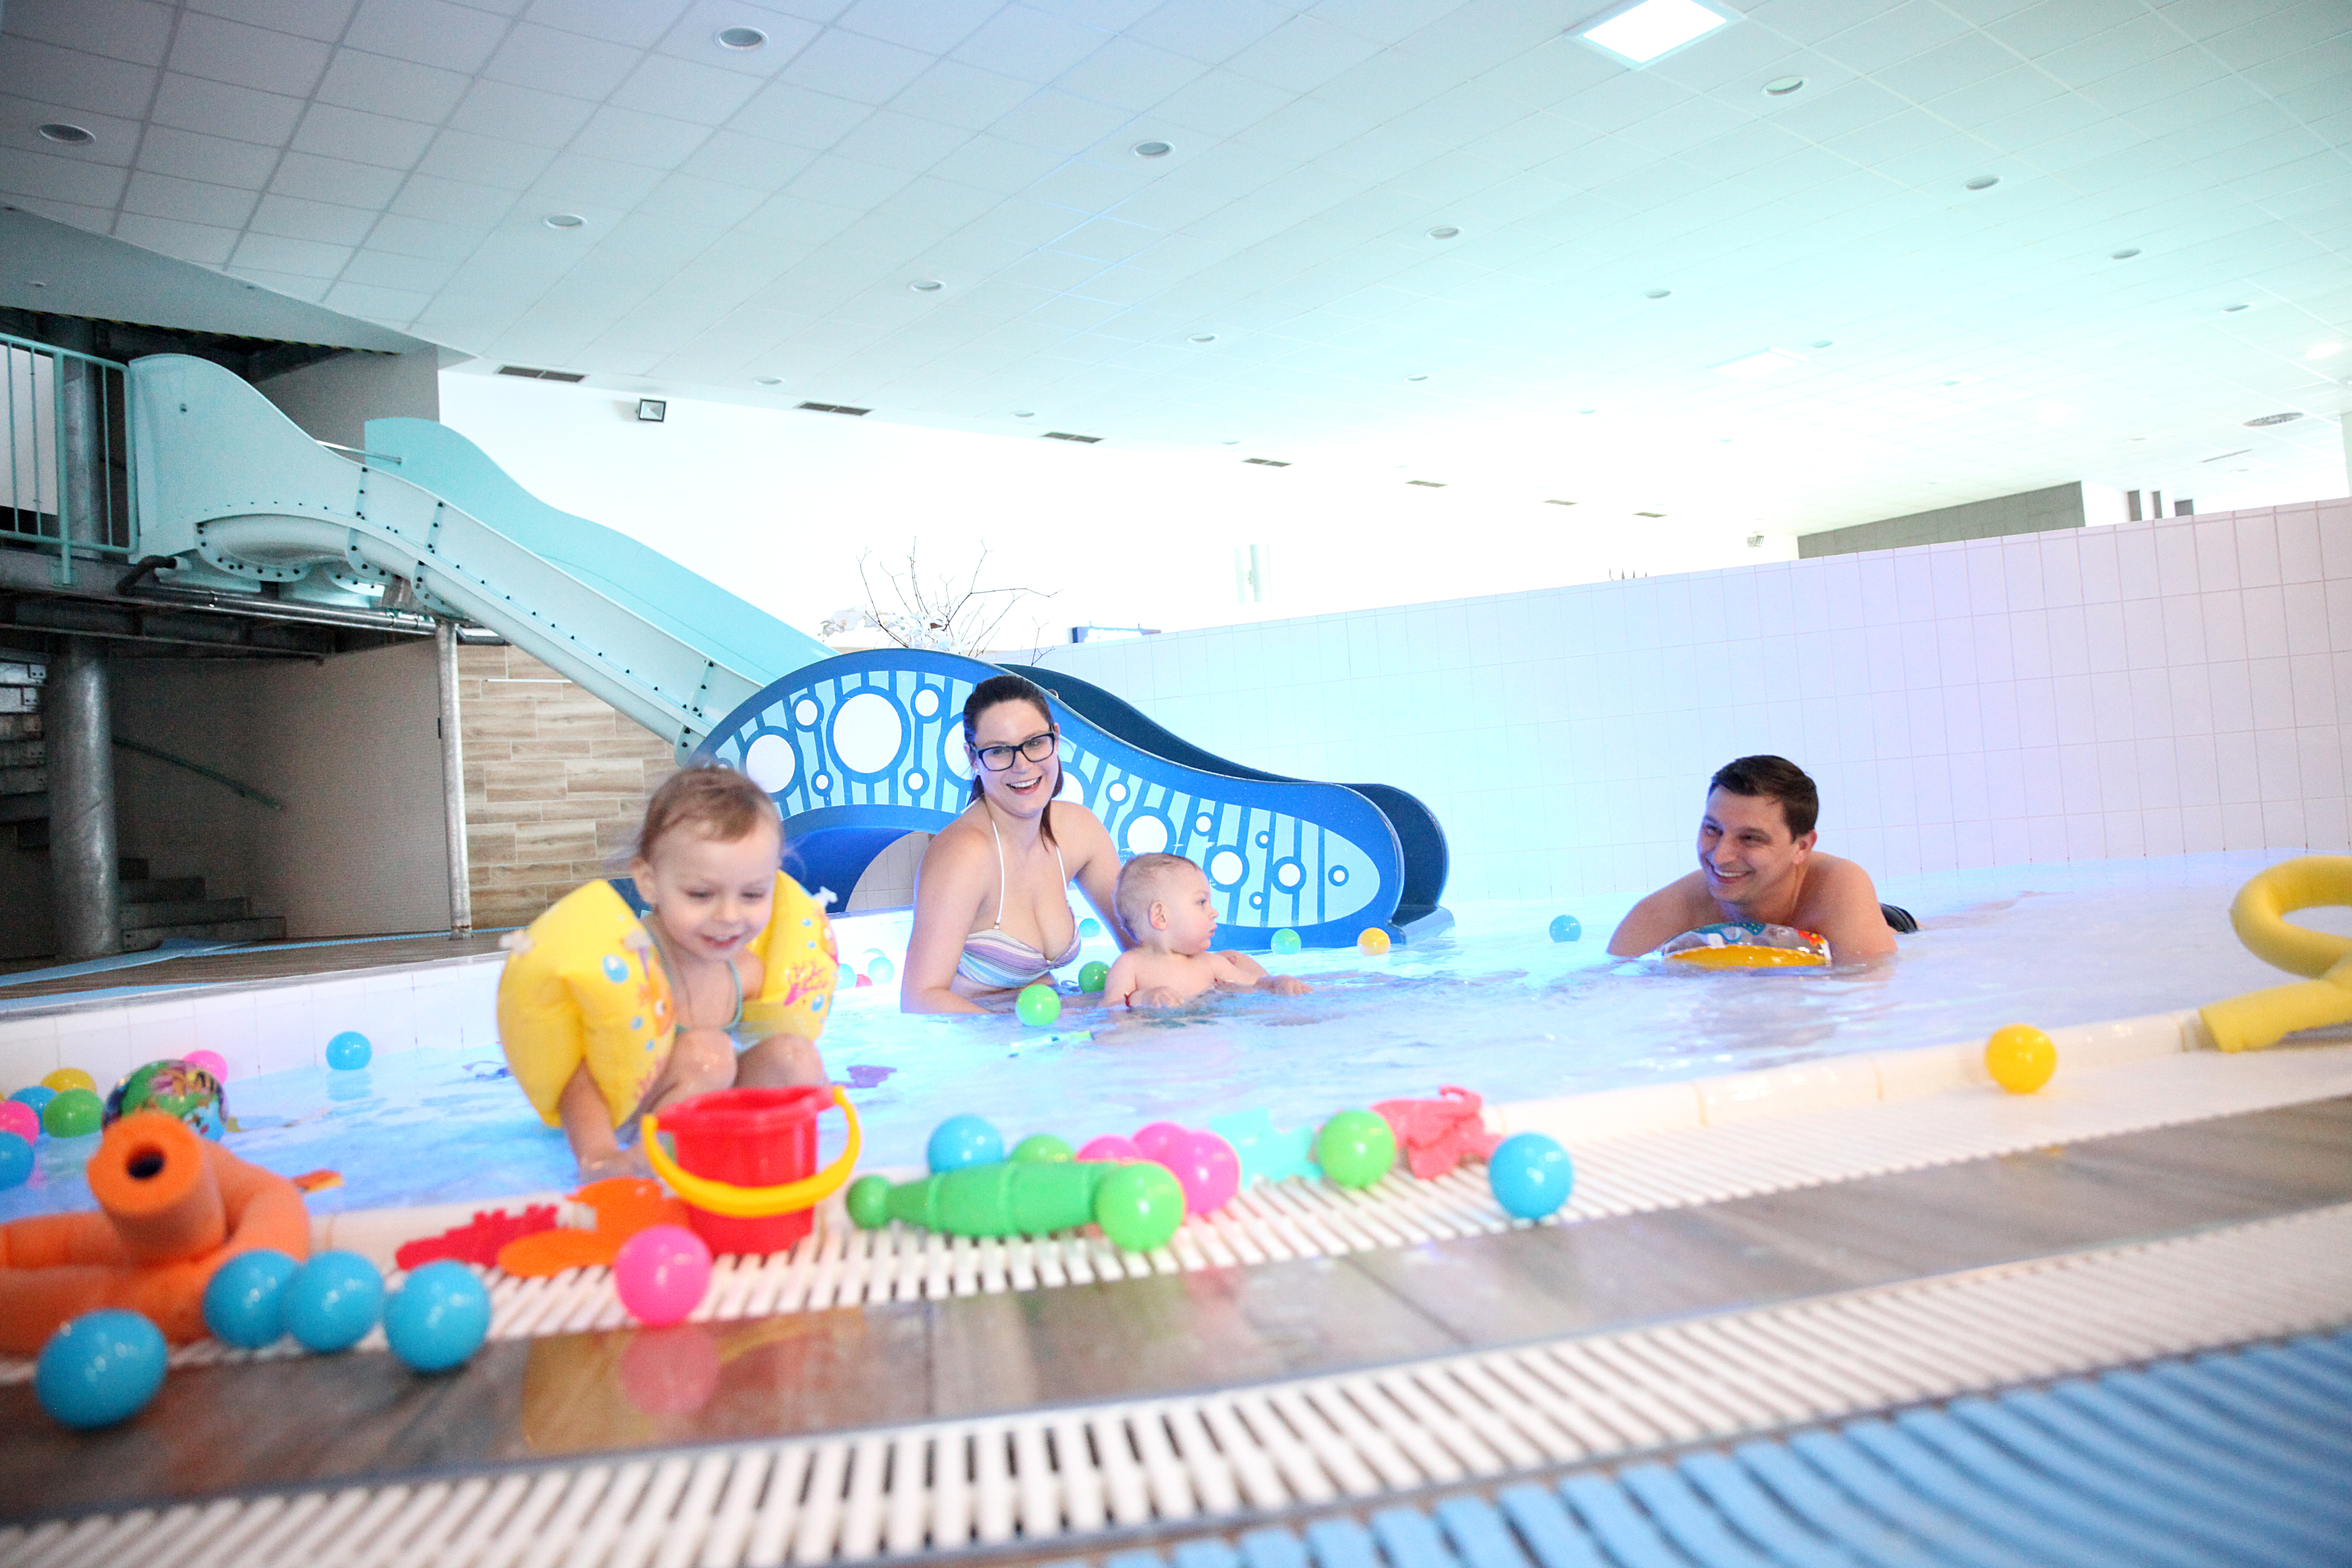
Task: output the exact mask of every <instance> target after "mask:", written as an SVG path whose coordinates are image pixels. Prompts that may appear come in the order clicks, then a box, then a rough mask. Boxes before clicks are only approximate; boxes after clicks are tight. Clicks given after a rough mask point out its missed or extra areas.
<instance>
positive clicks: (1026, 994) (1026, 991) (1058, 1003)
mask: <svg viewBox="0 0 2352 1568" xmlns="http://www.w3.org/2000/svg"><path fill="white" fill-rule="evenodd" d="M1013 1011H1014V1012H1015V1013H1018V1014H1020V1015H1021V1021H1022V1022H1023V1023H1024V1024H1026V1025H1028V1026H1030V1027H1031V1028H1033V1029H1042V1028H1044V1027H1045V1026H1046V1025H1048V1024H1050V1023H1052V1022H1053V1021H1054V1020H1055V1019H1056V1018H1058V1017H1060V1016H1062V994H1061V993H1060V992H1058V991H1056V990H1055V989H1054V988H1053V987H1052V986H1050V985H1047V984H1043V983H1040V984H1035V985H1024V986H1023V987H1022V988H1021V994H1020V995H1018V996H1016V997H1014V998H1013Z"/></svg>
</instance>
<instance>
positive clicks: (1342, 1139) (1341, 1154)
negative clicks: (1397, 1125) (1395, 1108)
mask: <svg viewBox="0 0 2352 1568" xmlns="http://www.w3.org/2000/svg"><path fill="white" fill-rule="evenodd" d="M1396 1152H1397V1149H1396V1133H1395V1132H1393V1131H1391V1130H1390V1128H1389V1124H1388V1121H1387V1120H1386V1119H1385V1118H1384V1117H1382V1116H1381V1114H1380V1113H1379V1112H1377V1111H1372V1110H1343V1111H1341V1112H1339V1115H1337V1116H1334V1117H1333V1118H1331V1120H1330V1121H1327V1122H1325V1123H1324V1124H1323V1131H1320V1132H1318V1133H1317V1134H1316V1135H1315V1163H1317V1164H1318V1165H1320V1166H1322V1167H1323V1173H1324V1174H1325V1175H1326V1176H1328V1177H1329V1178H1330V1179H1331V1180H1332V1181H1334V1182H1337V1183H1338V1184H1339V1185H1341V1186H1343V1187H1369V1186H1370V1185H1371V1184H1373V1183H1374V1182H1377V1181H1379V1180H1380V1179H1381V1177H1382V1176H1385V1175H1387V1174H1388V1173H1389V1169H1390V1167H1391V1166H1393V1165H1394V1164H1395V1163H1396Z"/></svg>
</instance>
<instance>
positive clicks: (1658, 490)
mask: <svg viewBox="0 0 2352 1568" xmlns="http://www.w3.org/2000/svg"><path fill="white" fill-rule="evenodd" d="M1726 9H1727V11H1728V12H1729V14H1731V15H1732V16H1734V17H1735V19H1734V20H1733V21H1731V22H1730V23H1729V24H1728V25H1727V26H1722V27H1719V28H1717V30H1716V31H1715V32H1714V33H1712V34H1710V35H1709V36H1707V37H1704V38H1702V39H1700V40H1698V41H1697V42H1696V43H1694V44H1691V45H1689V46H1687V47H1684V48H1682V49H1680V50H1678V51H1676V52H1675V53H1672V54H1670V55H1667V56H1666V57H1664V58H1661V59H1658V60H1656V61H1654V62H1653V63H1651V64H1650V65H1648V66H1646V67H1643V68H1633V67H1630V66H1628V65H1627V64H1626V63H1625V62H1624V61H1623V60H1622V59H1620V58H1615V57H1613V56H1611V55H1609V54H1607V53H1605V52H1603V51H1601V50H1600V49H1598V48H1596V47H1593V46H1592V45H1591V44H1590V43H1588V42H1586V41H1584V40H1582V39H1581V38H1580V37H1576V36H1575V29H1577V28H1579V27H1580V26H1583V25H1585V24H1587V23H1589V22H1591V20H1592V19H1593V18H1594V17H1595V16H1600V15H1604V14H1605V12H1604V10H1603V9H1602V8H1601V7H1598V6H1594V5H1585V4H1566V5H1555V4H1544V3H1540V0H1466V3H1465V0H1325V3H1323V4H1318V5H1308V6H1304V7H1297V6H1293V5H1285V4H1277V3H1273V0H1166V3H1159V0H1016V3H1011V4H1006V3H1003V0H851V3H848V4H842V3H840V0H793V3H790V4H783V5H751V4H746V3H743V0H471V3H467V4H451V3H446V0H198V3H190V4H184V5H166V4H160V3H156V0H7V5H6V9H5V19H0V89H5V91H0V122H4V123H0V200H5V201H6V202H7V203H9V204H11V205H15V206H17V207H20V208H23V209H25V210H26V211H28V212H31V213H35V214H39V215H42V216H48V217H51V218H54V219H57V220H59V221H61V222H63V223H66V224H68V225H72V226H76V227H79V228H80V229H83V230H87V231H89V232H90V233H93V234H100V235H110V236H112V237H116V238H118V239H121V240H124V241H128V242H130V243H131V244H132V245H135V246H138V247H144V248H145V249H147V250H150V251H153V252H157V253H161V254H162V255H163V256H168V257H175V258H184V259H185V260H188V261H193V262H195V263H198V264H200V265H202V266H204V267H206V268H215V269H217V270H219V271H221V272H224V273H226V275H227V276H228V277H230V278H233V279H238V280H240V281H241V282H248V283H252V284H255V285H257V286H258V287H259V289H265V290H268V291H270V292H271V293H273V294H276V295H280V296H284V297H286V298H287V299H289V300H298V301H307V302H314V303H316V304H319V305H322V306H324V307H326V308H327V309H329V310H333V311H337V312H341V313H343V314H345V315H348V316H351V317H354V318H357V319H359V320H360V321H364V322H370V323H374V324H375V325H377V326H379V327H381V328H385V329H390V330H391V331H395V332H398V333H402V334H406V335H408V336H411V337H414V338H416V339H422V340H425V341H428V342H435V343H439V344H443V345H446V346H448V347H451V348H454V349H457V350H459V351H462V352H464V353H473V354H478V355H481V356H484V360H485V362H486V363H484V365H483V366H482V367H481V368H483V369H485V370H490V369H494V368H495V367H496V366H497V365H499V364H502V363H517V364H523V365H530V366H535V367H543V368H551V369H558V370H564V371H573V372H584V373H587V374H589V375H590V377H591V384H592V385H608V386H616V387H625V388H630V389H649V390H661V391H665V392H667V393H670V394H672V395H678V396H682V397H692V396H704V397H716V398H724V399H729V400H732V401H738V402H767V403H772V404H775V405H778V406H780V407H786V408H789V407H792V406H793V405H797V404H799V403H801V402H803V401H811V402H821V403H826V404H834V405H855V406H861V407H866V408H870V409H872V410H873V414H872V416H871V417H874V418H877V419H887V420H897V421H902V422H907V423H913V424H930V425H941V426H954V427H959V428H965V429H973V430H982V431H993V432H997V433H1001V434H1004V435H1007V436H1019V437H1035V436H1039V435H1042V433H1043V432H1045V431H1047V430H1052V431H1059V432H1064V433H1069V434H1082V435H1087V436H1092V437H1099V438H1100V439H1101V440H1102V442H1104V443H1106V444H1109V445H1126V446H1146V447H1174V448H1181V449H1187V450H1191V451H1193V452H1197V453H1199V454H1201V455H1202V458H1203V459H1204V460H1214V461H1238V460H1240V459H1241V458H1244V457H1260V458H1274V459H1277V460H1281V461H1286V462H1289V463H1291V464H1292V465H1294V466H1295V467H1297V468H1300V469H1305V470H1312V469H1326V470H1346V471H1349V472H1358V473H1361V474H1365V475H1370V476H1374V477H1378V476H1381V475H1394V477H1395V478H1396V479H1398V480H1400V481H1402V479H1408V478H1410V479H1419V480H1422V481H1423V482H1426V483H1443V484H1448V485H1467V486H1476V485H1479V484H1482V483H1483V484H1486V485H1488V486H1490V487H1502V488H1505V489H1514V490H1515V491H1516V490H1524V491H1525V492H1526V493H1527V495H1528V498H1529V500H1530V502H1531V503H1532V502H1533V501H1534V500H1539V499H1554V498H1560V499H1575V500H1592V498H1596V497H1603V496H1605V497H1610V498H1613V499H1612V500H1611V501H1610V503H1609V505H1608V506H1607V507H1604V508H1602V509H1601V510H1602V511H1604V512H1605V513H1606V515H1608V516H1609V517H1612V518H1622V520H1623V521H1622V526H1626V527H1636V528H1638V527H1640V526H1643V524H1642V523H1641V522H1640V521H1636V520H1635V519H1634V518H1633V516H1632V511H1633V509H1635V508H1636V507H1637V506H1640V507H1642V510H1667V511H1669V512H1670V513H1671V511H1672V510H1674V508H1675V507H1676V506H1686V505H1705V506H1708V507H1712V508H1715V509H1717V510H1718V511H1720V510H1724V509H1727V508H1729V509H1734V510H1739V511H1740V512H1741V513H1742V515H1744V516H1749V517H1752V518H1754V519H1755V520H1757V521H1770V522H1773V523H1776V524H1778V525H1780V526H1785V527H1788V528H1791V529H1797V530H1811V529H1814V528H1822V527H1832V526H1836V525H1839V524H1843V523H1849V522H1853V521H1863V520H1866V519H1869V518H1873V517H1878V516H1884V515H1888V514H1892V513H1897V512H1906V511H1914V510H1922V509H1924V508H1927V507H1933V506H1937V505H1945V504H1950V503H1952V502H1955V501H1959V500H1969V499H1973V498H1976V497H1980V496H1990V495H1998V494H2002V493H2006V492H2009V491H2014V490H2021V489H2034V488H2039V487H2041V486H2044V485H2048V484H2052V483H2057V482H2063V481H2065V480H2069V479H2093V480H2095V481H2096V482H2101V483H2107V484H2113V485H2116V486H2119V487H2120V486H2134V487H2137V486H2140V485H2147V486H2162V487H2164V488H2166V489H2168V490H2170V491H2171V492H2172V493H2174V494H2176V495H2179V494H2184V493H2186V494H2190V495H2195V494H2197V493H2199V492H2200V490H2202V491H2205V492H2207V493H2209V494H2210V493H2215V492H2216V491H2217V488H2218V489H2228V488H2229V487H2231V486H2235V487H2237V488H2238V489H2240V490H2247V489H2248V488H2249V487H2253V488H2254V489H2263V488H2265V487H2267V489H2268V490H2269V491H2273V492H2275V491H2281V490H2284V491H2287V492H2293V493H2300V494H2311V495H2316V494H2331V493H2341V492H2342V490H2343V489H2344V469H2343V463H2344V455H2343V447H2342V445H2341V437H2339V434H2338V431H2337V427H2336V424H2335V423H2334V418H2335V416H2336V414H2337V413H2338V412H2339V411H2340V410H2342V409H2343V408H2344V407H2345V406H2346V405H2347V401H2352V397H2348V396H2347V388H2346V386H2345V382H2344V378H2345V377H2346V376H2347V374H2352V156H2347V154H2348V153H2352V5H2346V4H2344V3H2343V0H2305V3H2301V4H2294V3H2277V4H2268V3H2263V0H2181V3H2179V4H2173V5H2156V4H2148V3H2145V0H2046V3H2043V4H2040V5H2032V4H2019V3H2017V0H1906V3H1901V4H1886V3H1884V0H1771V3H1768V4H1763V5H1753V6H1751V7H1748V9H1747V10H1746V12H1745V14H1744V15H1741V14H1739V13H1738V11H1737V10H1733V9H1731V8H1729V7H1726ZM744 27H749V28H755V29H758V30H759V31H760V32H761V33H762V34H764V36H765V39H766V41H765V43H764V44H763V45H761V47H757V48H754V49H750V50H739V49H730V48H728V47H723V46H722V44H721V42H720V40H719V34H720V32H721V31H722V30H723V29H728V28H744ZM1790 79H1801V81H1802V85H1801V86H1800V87H1796V88H1794V89H1789V90H1784V91H1780V92H1771V91H1768V90H1766V89H1767V86H1768V84H1772V85H1777V86H1780V87H1782V88H1786V86H1787V83H1788V81H1789V80H1790ZM44 124H67V125H72V126H78V127H80V128H82V129H84V130H86V131H87V132H89V133H90V134H91V137H92V140H90V141H89V142H87V143H86V144H79V145H71V144H61V143H59V142H56V141H54V140H50V139H47V138H45V137H44V136H43V135H42V134H41V133H40V132H38V130H37V127H39V126H42V125H44ZM1145 143H1165V144H1166V146H1167V148H1168V151H1167V152H1166V153H1165V154H1164V155H1160V156H1156V157H1147V156H1142V155H1139V153H1137V152H1136V151H1135V149H1136V148H1137V147H1138V146H1139V144H1145ZM1988 181H1994V182H1997V183H1995V184H1985V182H1988ZM1972 184H1973V185H1978V186H1980V187H1982V188H1980V189H1971V188H1970V186H1971V185H1972ZM551 216H553V217H561V218H563V219H565V220H567V221H568V220H569V219H572V218H576V219H578V220H579V221H578V223H577V225H576V226H566V227H556V226H550V225H549V224H548V222H547V221H546V220H547V219H548V218H550V217H551ZM1449 231H1451V232H1449ZM31 265H32V262H31V261H30V260H28V259H26V258H23V257H20V256H19V255H18V253H17V248H16V247H11V248H10V250H9V252H8V254H7V257H6V259H5V261H0V272H5V273H8V274H15V273H20V272H25V271H26V270H27V269H28V268H29V267H30V266H31ZM29 281H31V279H26V278H19V277H15V276H8V277H5V279H0V294H5V295H6V296H7V297H8V298H10V299H12V300H13V299H14V298H15V297H16V294H17V293H18V292H20V291H21V290H22V289H23V288H24V287H25V286H26V284H27V283H28V282H29ZM44 281H47V280H44ZM932 283H936V284H938V285H939V287H937V288H935V289H931V288H918V287H916V286H917V285H928V284H932ZM2236 307H2242V309H2241V308H2236ZM94 313H100V312H94ZM112 313H115V314H122V313H124V312H122V311H121V310H116V311H114V312H112ZM2337 343H2342V344H2344V345H2346V346H2345V347H2344V348H2342V349H2341V350H2340V351H2337V352H2334V353H2331V352H2329V345H2331V344H2337ZM1766 350H1776V351H1779V353H1778V355H1777V356H1776V358H1775V359H1774V360H1773V361H1772V362H1770V363H1771V364H1772V366H1773V367H1774V368H1772V369H1771V370H1770V371H1769V374H1765V375H1762V376H1759V377H1756V378H1753V379H1746V378H1735V377H1733V376H1731V375H1727V374H1723V373H1722V372H1720V371H1719V370H1718V369H1717V368H1714V367H1718V366H1721V365H1724V364H1726V363H1730V362H1734V361H1737V360H1739V359H1742V358H1745V357H1747V356H1750V355H1754V354H1756V353H1759V352H1761V351H1766ZM2280 414H2288V415H2295V416H2300V417H2296V418H2293V419H2288V420H2284V421H2281V422H2277V423H2273V424H2270V425H2265V426H2248V425H2247V424H2246V421H2248V420H2250V419H2259V418H2265V417H2268V416H2275V415H2280ZM804 417H821V416H814V415H810V416H804ZM1400 469H1402V470H1403V471H1402V472H1398V470H1400ZM1644 501H1647V502H1650V503H1653V504H1651V505H1647V506H1643V502H1644ZM1612 509H1613V510H1612ZM1548 515H1554V516H1558V515H1562V514H1557V513H1555V514H1548ZM1583 516H1592V517H1593V518H1594V521H1600V518H1599V516H1598V515H1596V514H1592V513H1586V514H1580V517H1583Z"/></svg>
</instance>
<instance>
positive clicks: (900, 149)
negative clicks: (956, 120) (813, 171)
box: [833, 109, 971, 170]
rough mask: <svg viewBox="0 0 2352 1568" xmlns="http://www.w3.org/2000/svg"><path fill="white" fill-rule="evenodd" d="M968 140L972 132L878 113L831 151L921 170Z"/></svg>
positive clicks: (897, 166) (895, 166) (874, 161)
mask: <svg viewBox="0 0 2352 1568" xmlns="http://www.w3.org/2000/svg"><path fill="white" fill-rule="evenodd" d="M969 141H971V132H969V131H964V130H961V129H959V128H958V127H956V126H952V125H941V124H940V123H939V122H938V121H930V120H918V119H916V118H915V117H914V116H913V115H910V114H899V113H897V112H895V111H893V110H887V109H881V110H875V112H874V113H873V114H871V115H869V116H868V117H867V118H866V120H865V121H862V122H861V123H860V124H859V125H858V126H857V127H856V129H855V130H853V131H851V132H849V134H848V135H846V136H845V137H843V138H842V139H841V140H840V141H839V142H836V143H835V145H834V147H833V151H834V152H835V153H838V154H839V155H841V156H842V157H845V158H856V159H859V160H861V161H863V162H865V163H881V164H884V165H886V166H887V167H889V168H893V169H908V170H923V169H928V168H929V167H931V165H933V164H934V163H938V162H939V161H940V159H942V158H944V157H946V156H947V155H948V154H949V153H952V152H954V151H955V150H956V149H957V148H958V147H961V146H962V145H963V144H964V143H965V142H969Z"/></svg>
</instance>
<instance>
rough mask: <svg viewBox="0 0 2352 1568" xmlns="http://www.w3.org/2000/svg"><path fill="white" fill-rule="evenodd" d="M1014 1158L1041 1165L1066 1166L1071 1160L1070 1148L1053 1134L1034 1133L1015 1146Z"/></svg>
mask: <svg viewBox="0 0 2352 1568" xmlns="http://www.w3.org/2000/svg"><path fill="white" fill-rule="evenodd" d="M1013 1158H1014V1159H1016V1160H1027V1161H1029V1162H1031V1163H1035V1164H1041V1165H1060V1164H1066V1163H1068V1161H1069V1159H1070V1146H1069V1144H1068V1143H1067V1142H1065V1141H1064V1140H1062V1139H1059V1138H1056V1137H1055V1136H1054V1135H1053V1134H1052V1133H1051V1132H1032V1133H1031V1134H1029V1136H1028V1137H1026V1138H1024V1139H1023V1140H1021V1142H1018V1143H1015V1144H1014V1145H1013Z"/></svg>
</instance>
